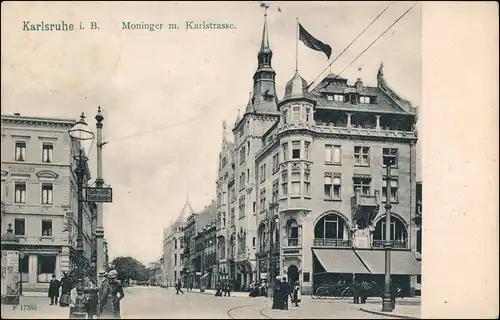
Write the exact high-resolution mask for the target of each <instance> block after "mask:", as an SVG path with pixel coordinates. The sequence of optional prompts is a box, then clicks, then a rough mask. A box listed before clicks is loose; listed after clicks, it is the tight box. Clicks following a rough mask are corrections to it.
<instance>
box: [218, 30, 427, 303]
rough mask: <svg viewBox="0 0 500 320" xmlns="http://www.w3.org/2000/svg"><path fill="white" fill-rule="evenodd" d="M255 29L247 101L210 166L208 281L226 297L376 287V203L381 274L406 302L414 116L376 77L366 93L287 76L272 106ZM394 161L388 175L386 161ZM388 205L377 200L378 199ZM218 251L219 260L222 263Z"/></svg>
mask: <svg viewBox="0 0 500 320" xmlns="http://www.w3.org/2000/svg"><path fill="white" fill-rule="evenodd" d="M272 57H273V53H272V51H271V48H270V45H269V39H268V33H267V25H266V23H264V30H263V35H262V42H261V47H260V50H259V52H258V54H257V62H258V66H257V70H256V72H255V74H254V76H253V83H254V87H253V92H252V95H251V97H250V101H249V102H248V104H247V106H246V110H245V112H244V114H243V115H242V116H241V115H240V114H238V116H237V119H236V122H235V124H234V128H233V135H234V143H232V142H228V139H227V136H226V130H225V125H224V134H223V143H222V150H221V152H220V155H219V172H218V177H217V181H216V192H217V235H218V241H219V243H218V249H219V254H218V258H219V271H220V272H221V273H222V274H225V275H227V276H228V277H229V278H230V279H232V280H233V282H234V284H235V289H236V290H238V289H240V288H241V289H243V288H246V287H247V286H248V284H249V283H250V282H251V281H254V280H261V279H270V280H271V281H272V280H273V279H274V277H275V276H276V275H288V278H289V279H290V280H292V281H296V280H298V281H300V283H301V286H302V292H303V293H304V294H309V293H311V292H312V291H313V290H314V288H316V287H317V286H318V285H319V284H320V283H322V282H328V283H331V282H336V281H338V280H340V279H344V280H348V281H351V280H353V278H355V279H357V280H363V279H366V280H374V281H376V282H379V283H380V284H381V285H382V283H383V280H384V248H383V239H384V237H385V209H384V207H385V204H386V201H389V202H390V203H391V205H392V209H391V213H392V219H391V229H392V233H391V236H390V237H391V242H392V247H393V253H392V261H393V266H395V267H393V269H392V275H393V278H394V279H396V281H398V282H399V283H400V284H401V285H402V286H404V289H405V290H406V291H407V292H406V293H407V294H414V292H415V288H416V282H417V276H416V275H417V274H420V266H419V263H418V261H417V256H418V253H417V252H416V251H417V231H418V228H417V223H416V220H415V219H414V218H415V215H416V207H417V204H416V201H415V199H416V192H417V183H416V171H417V168H416V167H417V165H416V142H417V131H416V127H415V124H416V121H417V108H414V107H413V106H412V105H411V103H410V102H409V101H407V100H405V99H403V98H402V97H401V96H399V95H398V94H397V93H396V92H395V91H394V90H393V89H392V88H391V87H389V85H388V84H387V81H386V79H385V77H384V74H383V65H381V66H380V69H379V71H378V74H377V76H376V79H377V85H376V86H369V85H366V84H364V83H363V81H362V80H361V79H359V78H358V79H357V80H356V81H355V83H353V84H349V83H348V79H345V78H343V77H340V76H338V75H335V74H329V75H327V76H326V77H325V78H324V79H322V80H321V81H320V82H319V83H318V84H317V85H316V87H312V88H310V89H309V85H308V83H307V82H306V81H305V80H304V79H303V78H302V77H301V76H300V74H299V72H298V71H296V72H295V74H294V75H293V77H292V78H291V79H290V80H289V81H288V83H287V84H286V86H285V93H284V96H283V98H282V99H281V100H279V99H278V96H277V94H276V89H275V80H276V79H275V76H276V73H275V71H274V69H273V67H272ZM388 159H391V160H394V161H395V163H394V164H393V165H391V172H390V176H387V174H386V161H387V160H388ZM387 198H388V199H387ZM222 251H223V252H222Z"/></svg>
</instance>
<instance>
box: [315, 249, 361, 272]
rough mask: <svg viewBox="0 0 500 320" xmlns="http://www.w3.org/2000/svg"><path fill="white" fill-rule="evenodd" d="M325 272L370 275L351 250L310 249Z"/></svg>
mask: <svg viewBox="0 0 500 320" xmlns="http://www.w3.org/2000/svg"><path fill="white" fill-rule="evenodd" d="M312 250H313V253H314V254H315V255H316V258H318V260H319V262H320V263H321V265H322V266H323V268H325V270H326V272H331V273H370V271H369V270H368V269H366V267H365V266H363V263H361V261H360V260H359V258H358V257H357V256H356V254H355V253H354V250H352V249H316V248H315V249H312Z"/></svg>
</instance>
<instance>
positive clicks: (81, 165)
mask: <svg viewBox="0 0 500 320" xmlns="http://www.w3.org/2000/svg"><path fill="white" fill-rule="evenodd" d="M68 133H69V135H70V137H71V139H72V142H74V144H75V145H76V146H77V147H78V151H77V152H76V154H75V155H74V159H75V160H76V162H77V165H76V168H75V174H76V178H77V190H78V237H77V240H76V251H77V254H78V262H77V263H78V268H77V279H78V280H77V286H76V288H77V294H78V297H77V299H76V301H77V303H78V305H76V306H75V311H77V312H81V310H84V307H83V305H82V304H83V303H84V299H83V293H84V291H83V289H84V288H83V280H82V276H83V274H82V269H83V268H84V262H83V250H84V249H83V202H84V199H83V179H84V178H85V175H86V171H87V170H86V169H87V161H88V159H89V158H88V156H89V153H90V150H91V148H92V144H93V142H94V133H93V132H92V131H90V129H89V128H88V126H87V123H86V122H85V115H84V114H83V112H82V115H81V116H80V120H79V121H78V122H77V123H76V124H75V126H74V127H73V128H72V129H70V130H69V131H68Z"/></svg>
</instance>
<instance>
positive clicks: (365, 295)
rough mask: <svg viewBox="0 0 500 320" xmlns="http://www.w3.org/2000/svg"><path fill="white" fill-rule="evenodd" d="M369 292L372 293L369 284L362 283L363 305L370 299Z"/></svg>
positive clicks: (360, 294) (361, 295) (361, 296)
mask: <svg viewBox="0 0 500 320" xmlns="http://www.w3.org/2000/svg"><path fill="white" fill-rule="evenodd" d="M369 291H370V285H369V284H368V282H366V281H363V282H362V283H361V287H360V293H359V296H360V298H361V304H365V303H366V300H367V299H368V292H369Z"/></svg>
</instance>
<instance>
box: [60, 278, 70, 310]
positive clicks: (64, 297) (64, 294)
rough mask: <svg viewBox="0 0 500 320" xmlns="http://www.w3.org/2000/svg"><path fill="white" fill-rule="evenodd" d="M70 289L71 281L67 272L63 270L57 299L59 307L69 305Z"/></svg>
mask: <svg viewBox="0 0 500 320" xmlns="http://www.w3.org/2000/svg"><path fill="white" fill-rule="evenodd" d="M71 289H73V282H72V281H71V278H70V277H69V276H68V273H67V272H63V277H62V278H61V298H60V299H59V305H60V306H61V307H67V306H69V304H70V292H71Z"/></svg>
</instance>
